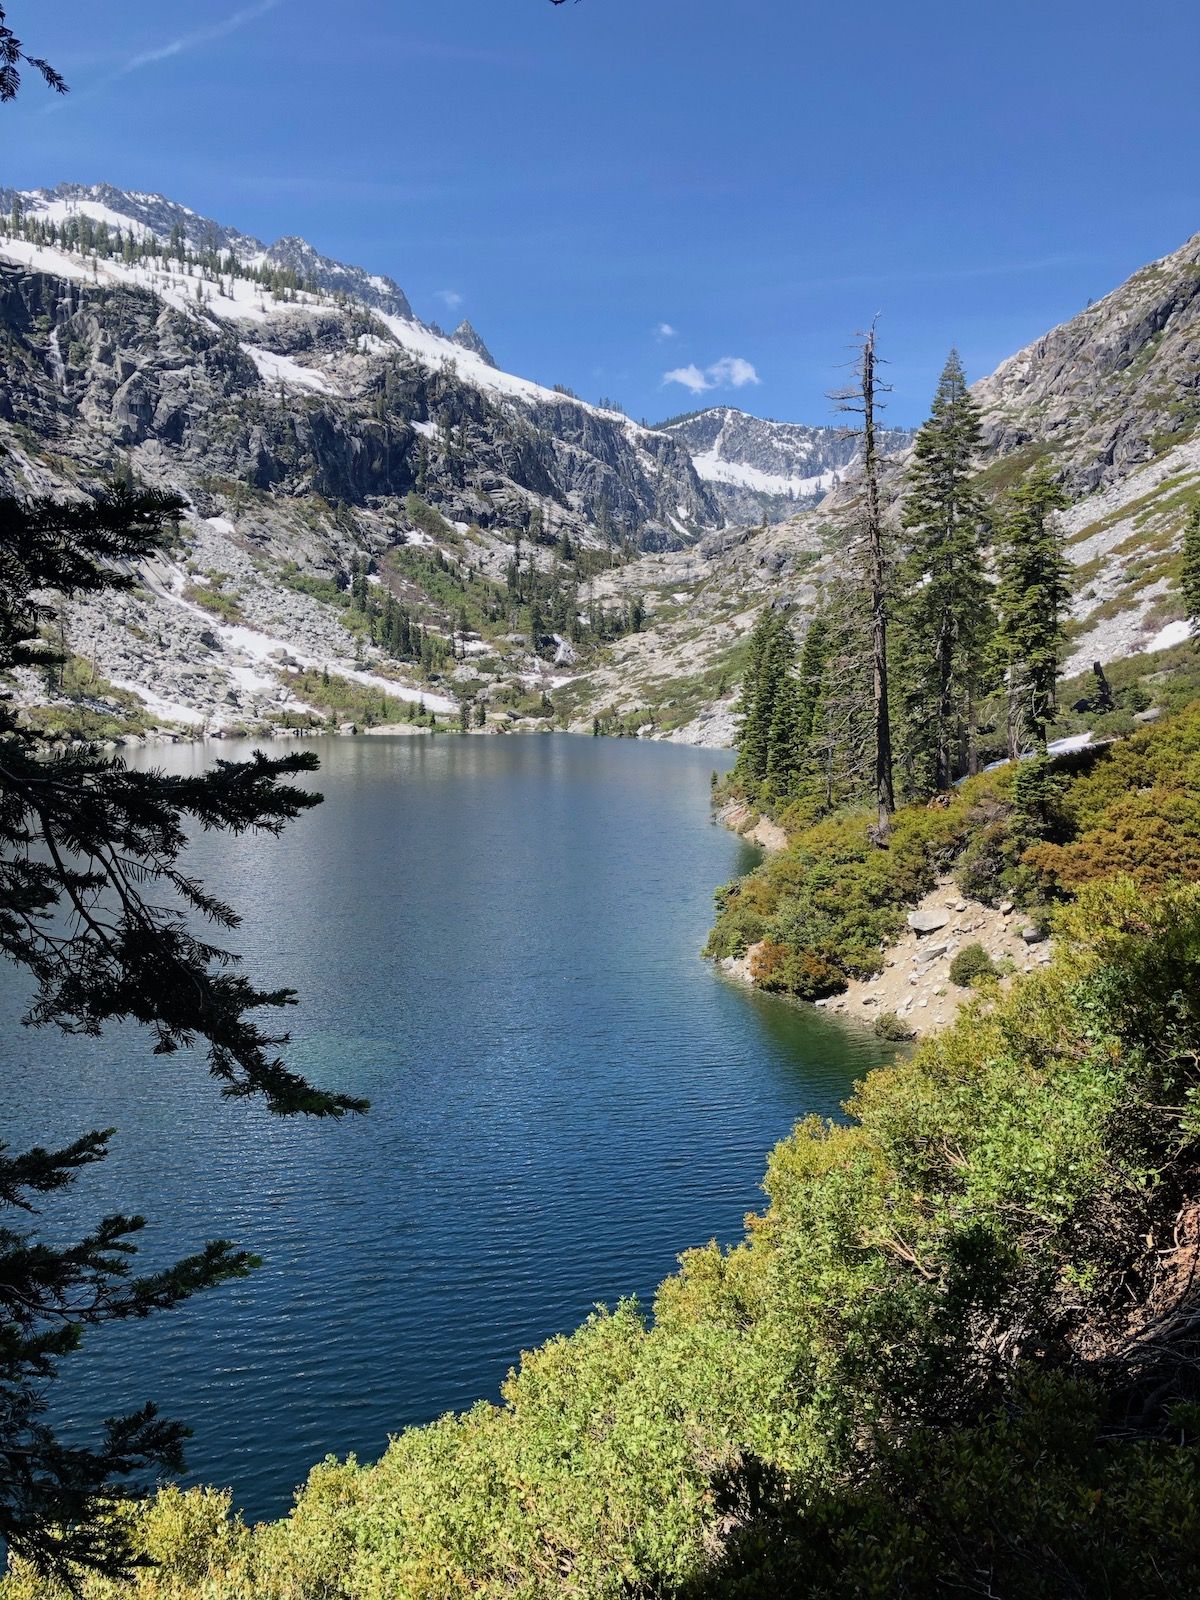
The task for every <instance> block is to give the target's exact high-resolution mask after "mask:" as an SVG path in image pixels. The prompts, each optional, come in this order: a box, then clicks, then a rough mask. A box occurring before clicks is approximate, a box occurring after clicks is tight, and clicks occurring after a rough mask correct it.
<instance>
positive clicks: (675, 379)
mask: <svg viewBox="0 0 1200 1600" xmlns="http://www.w3.org/2000/svg"><path fill="white" fill-rule="evenodd" d="M663 382H664V383H678V384H681V385H682V386H683V388H685V389H690V390H691V391H692V393H693V394H705V393H707V391H708V390H709V389H744V388H745V387H746V385H747V384H751V383H761V382H762V379H761V378H760V377H759V375H758V373H757V372H756V371H755V368H754V365H753V363H752V362H750V361H746V360H744V359H743V357H741V356H722V357H721V359H720V360H719V361H714V362H713V364H712V366H711V367H706V368H705V369H704V371H703V372H702V371H701V370H700V368H699V367H698V366H697V365H696V364H695V362H692V363H690V364H689V365H688V366H686V367H675V368H673V369H672V370H671V371H670V372H664V373H663Z"/></svg>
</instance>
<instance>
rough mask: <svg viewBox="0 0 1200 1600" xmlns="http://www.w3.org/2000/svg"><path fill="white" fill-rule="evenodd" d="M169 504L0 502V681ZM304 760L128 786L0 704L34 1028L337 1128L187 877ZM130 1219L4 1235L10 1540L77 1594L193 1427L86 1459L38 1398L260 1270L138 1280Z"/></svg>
mask: <svg viewBox="0 0 1200 1600" xmlns="http://www.w3.org/2000/svg"><path fill="white" fill-rule="evenodd" d="M180 511H181V503H180V502H179V501H177V500H173V499H171V498H170V497H167V496H164V495H161V494H157V493H150V492H145V491H141V492H134V491H131V490H128V489H114V490H112V491H111V492H110V493H109V494H107V495H105V496H103V497H101V498H100V499H98V500H97V501H95V502H86V501H82V500H80V501H73V502H70V503H59V502H55V501H53V500H49V499H38V500H30V501H18V500H16V499H12V498H3V499H0V678H3V677H4V676H6V675H7V674H9V673H11V672H12V671H13V669H14V668H18V667H34V668H38V669H42V670H45V669H46V667H47V665H48V664H49V663H50V662H51V661H52V660H53V655H54V652H53V650H52V648H51V647H50V646H49V645H48V644H47V643H46V641H45V629H46V624H47V623H48V622H49V621H50V620H51V617H52V610H51V605H50V602H49V601H48V600H47V598H46V597H47V594H48V593H51V592H56V593H57V594H58V595H61V596H66V597H70V596H74V595H95V594H100V593H102V592H104V591H112V590H120V589H128V588H130V587H131V586H132V584H133V582H134V578H133V576H132V575H131V574H132V573H133V572H134V571H135V568H136V563H137V562H138V561H140V560H142V559H143V558H145V557H147V556H149V555H151V554H153V553H155V552H156V551H157V550H158V549H159V547H160V546H161V545H162V543H163V540H164V536H165V533H166V530H167V528H168V527H169V526H170V524H171V523H172V522H174V521H175V520H177V519H178V517H179V514H180ZM315 766H316V761H315V758H314V757H313V756H312V755H310V754H309V753H307V752H304V753H296V754H292V755H288V756H284V757H279V758H273V759H272V758H268V757H266V756H264V755H262V754H261V753H257V754H255V756H254V757H253V758H252V759H251V760H249V761H246V762H230V761H219V762H217V763H216V764H215V765H214V766H213V767H212V768H210V769H209V770H208V771H206V772H205V773H203V774H200V775H196V774H188V775H186V776H169V775H167V774H165V773H161V772H153V771H150V772H132V771H129V770H127V769H126V767H125V766H124V765H123V764H122V762H121V761H119V760H116V759H111V758H109V757H107V756H105V755H103V754H102V753H101V752H99V751H95V750H90V749H86V748H76V747H73V748H71V749H69V750H67V751H66V752H55V751H53V750H51V749H49V748H47V747H46V746H45V744H44V743H43V741H42V740H41V739H40V737H39V735H38V734H37V733H36V732H35V731H33V730H31V729H28V728H25V727H22V726H21V725H20V724H19V722H18V719H17V714H16V711H15V709H14V708H13V707H12V706H11V704H10V703H9V702H8V701H6V700H5V699H3V698H0V955H3V956H4V957H6V958H7V959H8V960H10V961H13V962H15V963H16V964H18V965H19V966H22V967H24V968H25V969H26V970H27V971H28V973H29V974H30V976H31V977H32V979H33V981H34V984H35V986H36V987H35V996H34V1000H33V1004H32V1006H31V1008H30V1012H29V1019H30V1020H31V1021H32V1022H34V1023H35V1024H40V1025H54V1026H58V1027H61V1028H63V1029H65V1030H67V1031H69V1032H72V1033H96V1032H98V1031H99V1030H100V1029H101V1028H102V1027H103V1025H104V1024H105V1023H107V1022H109V1021H113V1020H120V1019H134V1020H136V1021H138V1022H140V1023H142V1024H144V1025H145V1026H147V1027H149V1028H151V1029H152V1030H153V1031H154V1035H155V1040H156V1048H157V1049H158V1050H159V1051H160V1052H174V1051H176V1050H178V1049H180V1048H181V1047H183V1046H186V1045H188V1044H190V1043H191V1042H192V1041H193V1040H198V1039H199V1040H204V1041H205V1042H206V1043H207V1046H208V1065H209V1070H210V1071H211V1072H212V1074H213V1075H214V1076H215V1077H216V1078H217V1079H218V1080H219V1081H220V1082H221V1084H222V1085H223V1087H224V1092H225V1093H226V1094H227V1095H230V1096H232V1097H234V1098H238V1099H245V1098H249V1097H252V1096H258V1097H261V1098H262V1099H263V1100H264V1101H265V1102H266V1104H267V1105H268V1106H269V1107H270V1108H271V1109H272V1110H274V1111H276V1112H280V1113H295V1112H307V1113H311V1114H315V1115H318V1116H328V1115H334V1116H337V1115H341V1114H342V1113H344V1112H346V1111H350V1110H360V1109H363V1102H360V1101H356V1100H352V1099H350V1098H348V1097H346V1096H341V1095H331V1094H326V1093H323V1092H322V1091H320V1090H318V1089H316V1088H314V1087H313V1086H312V1085H311V1084H309V1083H307V1082H306V1081H305V1080H304V1079H303V1078H302V1077H300V1076H299V1075H298V1074H296V1073H294V1072H292V1071H291V1070H290V1069H289V1068H288V1067H287V1066H285V1064H284V1062H283V1061H282V1060H281V1059H280V1057H279V1055H278V1046H279V1045H281V1044H282V1043H283V1042H284V1041H285V1037H286V1036H285V1035H279V1034H274V1035H272V1034H270V1033H267V1032H264V1031H263V1030H262V1028H261V1027H260V1026H259V1025H258V1024H257V1023H255V1022H253V1021H251V1020H250V1018H251V1017H252V1016H253V1014H254V1013H255V1012H256V1011H257V1010H259V1009H260V1008H262V1007H278V1006H285V1005H288V1004H290V1003H291V1002H292V1000H293V995H292V993H291V991H290V990H286V989H276V990H261V989H259V988H257V987H256V986H255V985H254V984H253V983H252V982H251V981H250V979H249V978H247V977H246V976H244V975H243V974H241V973H239V972H238V971H237V970H236V967H235V966H234V965H233V964H232V963H233V958H232V957H231V956H230V955H229V954H227V953H226V952H224V951H222V950H221V949H220V948H219V947H217V946H215V945H213V944H211V943H210V942H209V941H208V940H207V939H206V938H204V937H203V935H202V932H201V931H200V930H199V929H198V928H197V921H199V920H204V919H207V920H208V921H209V922H210V923H212V924H214V925H215V926H216V927H218V928H223V929H225V928H230V927H232V926H233V925H234V924H235V922H236V918H235V917H234V914H233V912H232V910H231V909H230V908H229V907H228V906H226V905H224V904H222V902H220V901H219V900H217V899H215V898H214V897H213V896H212V895H210V894H209V893H207V892H206V891H205V889H204V887H203V885H202V884H200V883H199V882H198V881H197V880H196V879H195V878H193V877H191V876H190V875H189V874H188V873H187V872H186V871H185V870H184V868H183V867H182V866H181V865H180V855H181V852H182V850H183V848H184V845H185V843H186V834H185V826H184V825H185V822H186V823H187V824H189V831H190V826H191V825H195V826H200V827H206V828H214V829H226V830H229V831H231V832H235V833H240V832H243V831H245V830H247V829H260V830H264V831H267V832H271V833H277V832H278V831H279V830H280V829H281V828H282V827H283V825H284V824H285V823H286V822H287V821H288V820H289V819H290V818H292V817H295V816H297V815H299V813H300V812H302V811H304V810H306V809H307V808H308V807H310V806H312V805H315V804H316V803H317V802H318V800H319V796H317V795H314V794H312V793H311V792H308V791H306V790H303V789H297V788H295V787H293V786H292V785H290V784H288V783H286V782H284V781H283V780H284V779H286V778H288V777H291V776H293V775H295V774H298V773H302V772H308V771H311V770H312V769H313V768H314V767H315ZM108 1139H109V1134H108V1133H98V1132H93V1133H86V1134H84V1135H83V1136H82V1137H81V1138H79V1139H78V1140H76V1141H75V1142H74V1143H72V1144H71V1145H69V1146H67V1147H66V1148H63V1149H59V1150H52V1151H48V1150H43V1149H36V1150H31V1151H27V1152H25V1153H23V1154H22V1153H17V1154H11V1153H10V1152H9V1151H7V1150H6V1149H3V1148H0V1206H6V1207H9V1208H11V1209H15V1210H18V1211H20V1212H21V1213H22V1215H23V1217H24V1218H26V1219H28V1218H29V1217H30V1216H31V1215H32V1214H34V1213H36V1209H37V1207H38V1205H39V1204H40V1202H41V1201H42V1199H44V1197H46V1196H47V1195H51V1194H53V1193H55V1192H56V1191H58V1190H61V1189H63V1188H65V1187H67V1186H68V1185H69V1184H70V1183H72V1182H73V1180H74V1178H75V1176H76V1174H77V1173H78V1172H79V1171H80V1170H81V1169H83V1168H85V1167H87V1166H90V1165H93V1164H94V1163H96V1162H98V1161H100V1160H103V1158H104V1156H105V1154H106V1150H107V1144H108ZM142 1226H143V1221H142V1219H141V1218H140V1217H134V1216H120V1215H118V1216H112V1217H107V1218H105V1219H103V1220H102V1221H100V1222H99V1223H97V1224H96V1225H95V1226H94V1227H93V1228H92V1229H91V1230H90V1231H89V1232H88V1233H87V1234H86V1235H85V1236H84V1237H83V1238H82V1239H81V1240H79V1241H78V1242H77V1243H74V1244H64V1242H63V1240H62V1237H61V1235H60V1234H58V1233H55V1234H53V1235H52V1236H51V1238H49V1239H39V1238H38V1237H36V1235H35V1234H34V1233H33V1232H32V1231H31V1230H30V1229H29V1228H28V1227H27V1226H26V1227H17V1228H13V1227H9V1228H6V1229H3V1230H0V1537H2V1538H3V1540H4V1541H5V1543H6V1544H7V1546H8V1548H9V1549H10V1550H12V1551H15V1552H17V1553H18V1554H20V1555H22V1556H24V1557H25V1558H27V1559H28V1560H30V1561H31V1562H32V1563H33V1564H34V1565H35V1566H36V1567H37V1568H38V1569H39V1570H40V1571H41V1572H42V1573H43V1574H46V1575H49V1576H51V1577H57V1578H59V1579H62V1580H66V1581H70V1580H71V1579H72V1577H73V1575H74V1574H76V1573H77V1572H78V1571H79V1570H80V1569H81V1568H92V1569H96V1570H99V1571H101V1572H104V1573H106V1574H109V1575H112V1576H118V1575H122V1574H125V1573H127V1572H128V1570H129V1550H128V1546H127V1543H126V1538H125V1533H124V1529H125V1519H123V1518H121V1517H114V1516H112V1515H110V1514H109V1507H110V1506H111V1502H112V1501H114V1500H119V1499H121V1498H124V1497H128V1496H129V1495H130V1494H131V1493H133V1492H134V1490H133V1489H132V1488H130V1487H129V1485H128V1483H127V1481H126V1480H129V1479H130V1478H131V1477H132V1478H136V1476H137V1475H138V1474H141V1473H146V1472H149V1473H154V1472H157V1471H160V1470H164V1469H165V1470H167V1471H171V1472H175V1471H178V1470H179V1469H180V1466H181V1458H180V1451H181V1443H182V1440H183V1437H184V1435H185V1432H186V1430H185V1429H184V1428H183V1427H182V1426H181V1425H180V1424H178V1423H175V1422H170V1421H166V1420H164V1419H162V1418H160V1417H159V1416H158V1415H157V1413H156V1411H155V1410H154V1408H153V1406H145V1407H143V1408H141V1409H139V1410H133V1411H131V1412H130V1413H129V1414H127V1415H125V1416H121V1417H115V1418H113V1419H111V1420H110V1421H109V1422H108V1423H106V1425H105V1431H104V1434H103V1436H102V1437H101V1438H100V1439H99V1440H98V1441H96V1442H95V1443H93V1444H90V1445H87V1444H83V1443H81V1442H79V1441H75V1440H72V1441H70V1442H67V1441H65V1440H63V1439H60V1438H59V1437H58V1435H57V1434H56V1433H55V1431H54V1429H53V1427H52V1426H51V1425H50V1424H49V1423H48V1422H47V1420H46V1411H47V1398H48V1397H47V1394H46V1390H47V1389H48V1387H50V1386H51V1385H52V1383H53V1380H54V1378H55V1376H56V1374H57V1371H58V1366H59V1362H60V1360H61V1359H62V1358H63V1357H65V1356H67V1355H69V1354H70V1353H71V1352H72V1351H73V1350H74V1349H75V1348H76V1347H77V1346H78V1344H79V1343H80V1340H81V1339H82V1337H83V1335H84V1334H85V1333H86V1331H87V1330H88V1329H91V1328H95V1327H100V1326H103V1325H105V1324H109V1323H113V1322H120V1321H124V1320H127V1319H130V1318H138V1317H142V1316H145V1315H146V1314H148V1313H150V1312H154V1311H157V1310H162V1309H166V1308H169V1307H171V1306H174V1305H176V1304H178V1303H179V1302H180V1301H182V1300H185V1299H187V1298H188V1297H189V1296H191V1295H192V1294H195V1293H197V1292H198V1291H199V1290H201V1289H205V1288H208V1287H210V1286H211V1285H214V1284H218V1283H221V1282H223V1281H225V1280H227V1279H230V1278H236V1277H240V1276H243V1275H244V1274H245V1273H246V1272H248V1271H249V1270H250V1269H251V1268H252V1266H253V1265H254V1264H255V1263H254V1261H253V1258H251V1257H250V1256H248V1255H246V1254H245V1252H242V1251H238V1250H235V1249H233V1247H232V1246H231V1245H230V1244H228V1243H227V1242H224V1241H217V1242H214V1243H210V1244H208V1245H206V1246H204V1248H203V1249H201V1250H200V1251H199V1252H197V1253H196V1254H195V1255H192V1256H190V1257H188V1258H187V1259H186V1260H183V1261H180V1262H178V1263H177V1264H176V1265H175V1266H172V1267H167V1268H164V1269H162V1270H160V1271H157V1272H152V1273H149V1274H147V1275H144V1276H141V1277H133V1276H132V1275H131V1263H130V1256H131V1254H132V1250H133V1246H132V1243H131V1240H132V1239H133V1237H134V1236H135V1235H136V1234H137V1232H138V1231H139V1230H140V1229H141V1227H142Z"/></svg>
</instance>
